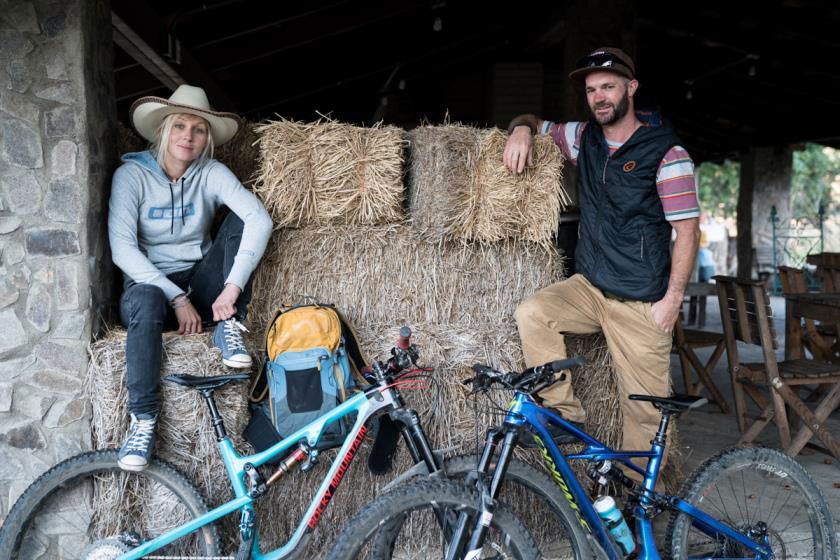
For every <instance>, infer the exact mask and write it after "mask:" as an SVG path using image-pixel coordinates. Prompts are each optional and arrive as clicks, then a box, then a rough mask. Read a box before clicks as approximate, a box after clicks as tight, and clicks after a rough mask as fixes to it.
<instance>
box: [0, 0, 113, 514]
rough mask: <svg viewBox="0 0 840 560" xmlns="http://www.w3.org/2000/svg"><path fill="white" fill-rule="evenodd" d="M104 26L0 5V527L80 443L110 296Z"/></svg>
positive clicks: (77, 11)
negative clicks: (87, 387)
mask: <svg viewBox="0 0 840 560" xmlns="http://www.w3.org/2000/svg"><path fill="white" fill-rule="evenodd" d="M110 29H111V25H110V6H109V4H108V2H107V1H106V0H87V1H85V0H67V1H65V2H53V1H49V0H36V1H31V2H27V1H18V0H0V325H2V336H0V457H2V458H3V460H2V461H0V519H2V518H3V517H5V515H6V513H7V512H8V508H9V506H10V503H12V502H13V501H14V500H16V499H17V497H18V495H19V494H20V493H21V492H22V490H23V489H24V488H25V487H26V485H28V484H29V483H30V482H31V481H32V480H33V479H34V478H36V477H37V476H38V475H40V474H41V473H42V472H44V471H45V470H46V469H47V468H48V467H50V466H52V465H54V464H56V463H57V462H59V461H61V460H63V459H65V458H67V457H69V456H71V455H73V454H75V453H78V452H80V451H82V450H84V449H87V448H88V447H89V445H90V429H89V423H88V416H89V408H90V407H89V405H88V403H87V402H86V401H85V400H84V398H83V390H82V385H83V382H84V376H85V373H86V370H87V353H86V348H87V344H88V342H89V340H90V335H91V330H92V328H93V327H94V325H93V323H94V321H93V317H94V316H97V317H98V316H99V315H100V313H99V312H98V311H99V309H98V307H99V306H101V305H102V303H101V302H103V301H106V300H107V298H108V297H109V295H110V294H108V293H107V290H106V291H104V293H103V290H100V289H98V288H97V290H92V289H91V286H92V285H102V286H105V287H107V286H109V285H110V283H108V282H105V281H104V279H105V278H107V277H108V275H109V271H108V268H107V265H106V264H105V263H107V262H109V261H110V258H107V255H106V247H107V238H106V237H103V231H104V215H105V209H106V207H107V199H108V193H109V175H110V172H111V169H110V166H111V165H112V162H113V157H112V152H113V146H114V141H113V138H114V133H113V125H114V121H115V105H114V95H113V72H112V69H111V64H112V60H113V52H112V46H111V32H110ZM92 292H96V296H95V297H92ZM94 312H96V313H94Z"/></svg>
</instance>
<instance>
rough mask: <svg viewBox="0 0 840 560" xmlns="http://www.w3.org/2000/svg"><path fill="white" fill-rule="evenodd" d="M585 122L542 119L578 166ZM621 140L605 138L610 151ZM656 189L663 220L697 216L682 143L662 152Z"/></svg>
mask: <svg viewBox="0 0 840 560" xmlns="http://www.w3.org/2000/svg"><path fill="white" fill-rule="evenodd" d="M587 124H588V123H587V122H568V123H554V122H551V121H543V127H542V130H541V131H540V132H541V133H542V134H549V135H550V136H551V138H552V139H553V140H554V143H555V144H557V146H558V147H559V148H560V150H562V152H563V156H564V157H565V158H566V159H568V160H569V161H571V162H572V163H573V164H575V165H577V157H578V153H580V138H581V135H582V134H583V131H584V129H585V128H586V125H587ZM621 145H622V143H620V142H611V141H609V140H607V146H608V147H609V149H610V154H612V153H614V152H615V151H616V150H618V149H619V148H620V147H621ZM656 190H657V192H658V193H659V200H661V201H662V209H663V210H664V211H665V219H666V220H668V221H669V222H673V221H677V220H685V219H688V218H696V217H698V216H700V204H699V202H698V201H697V185H696V183H695V180H694V162H693V161H692V160H691V157H689V155H688V152H687V151H686V150H685V148H683V147H682V146H674V147H673V148H671V149H670V150H668V152H667V153H666V154H665V157H663V158H662V161H661V162H660V163H659V168H658V169H657V171H656Z"/></svg>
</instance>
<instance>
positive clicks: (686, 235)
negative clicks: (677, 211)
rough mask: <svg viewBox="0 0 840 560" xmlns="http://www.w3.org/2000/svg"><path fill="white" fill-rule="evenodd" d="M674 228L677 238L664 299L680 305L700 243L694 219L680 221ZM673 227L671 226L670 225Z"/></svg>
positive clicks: (697, 224)
mask: <svg viewBox="0 0 840 560" xmlns="http://www.w3.org/2000/svg"><path fill="white" fill-rule="evenodd" d="M682 222H686V223H680V225H679V226H678V227H677V226H675V227H674V229H675V230H676V231H677V238H676V240H675V241H674V250H673V253H672V254H671V275H670V276H669V278H668V291H667V292H666V294H665V298H664V299H669V300H671V301H678V302H680V303H682V300H683V296H684V295H685V287H686V286H687V285H688V279H689V278H690V277H691V271H692V270H694V260H695V259H696V258H697V247H698V246H699V244H700V243H699V241H700V228H699V220H697V219H696V218H694V219H689V220H682ZM672 225H673V224H672Z"/></svg>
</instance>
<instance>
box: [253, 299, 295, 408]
mask: <svg viewBox="0 0 840 560" xmlns="http://www.w3.org/2000/svg"><path fill="white" fill-rule="evenodd" d="M295 307H296V306H291V307H287V306H284V307H280V308H279V309H277V311H276V312H275V313H274V317H273V318H272V319H271V321H269V323H268V328H267V329H265V336H264V337H263V367H262V369H261V370H260V373H259V375H257V376H256V377H255V378H254V381H252V382H251V388H250V390H249V392H248V400H249V401H251V402H252V403H258V402H261V401H262V400H263V399H264V398H265V397H266V395H268V378H267V375H268V372H267V371H266V370H267V368H268V362H269V360H268V352H267V351H266V349H267V348H268V333H270V332H271V327H273V326H274V323H276V322H277V318H278V317H280V315H282V314H283V313H285V312H286V311H289V310H290V309H294V308H295Z"/></svg>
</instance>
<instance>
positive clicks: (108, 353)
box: [85, 329, 249, 542]
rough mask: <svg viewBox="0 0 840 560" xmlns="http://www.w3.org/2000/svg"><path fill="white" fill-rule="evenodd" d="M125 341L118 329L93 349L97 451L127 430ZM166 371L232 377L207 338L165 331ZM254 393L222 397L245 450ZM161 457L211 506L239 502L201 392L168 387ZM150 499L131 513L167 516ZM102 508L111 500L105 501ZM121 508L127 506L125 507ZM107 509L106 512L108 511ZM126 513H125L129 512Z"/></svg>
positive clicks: (230, 389)
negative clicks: (231, 485) (244, 434)
mask: <svg viewBox="0 0 840 560" xmlns="http://www.w3.org/2000/svg"><path fill="white" fill-rule="evenodd" d="M125 342H126V331H124V330H122V329H115V330H111V331H109V332H108V333H106V335H105V336H103V337H102V338H100V339H98V340H96V341H94V342H93V343H91V345H90V347H89V354H90V365H89V367H88V374H87V378H86V381H85V390H86V393H87V396H88V398H89V399H90V402H91V409H92V414H91V432H92V440H93V446H94V448H96V449H103V448H111V447H119V446H120V445H122V442H123V440H124V438H125V435H126V433H127V432H128V425H129V417H128V390H127V388H126V381H125V367H126V359H125ZM161 369H162V371H161V377H163V376H165V375H169V374H172V373H189V374H192V375H200V376H204V375H222V374H225V373H230V370H229V369H228V368H226V367H225V366H224V365H222V360H221V353H220V351H219V350H218V349H216V348H214V347H213V345H212V341H211V340H210V334H208V333H204V334H198V335H192V336H180V335H177V334H174V333H165V334H164V335H163V361H162V368H161ZM247 389H248V387H247V384H246V383H234V384H229V385H227V386H225V387H224V388H222V389H220V390H217V391H216V394H215V398H216V403H217V405H218V408H219V411H220V412H221V414H222V418H223V419H224V421H225V427H226V428H227V431H228V434H229V435H230V436H231V438H232V440H233V442H234V445H235V446H236V447H237V449H239V450H240V451H243V450H245V449H246V448H245V447H244V445H245V444H244V441H243V439H242V437H241V434H242V431H243V430H244V429H245V425H246V424H247V422H248V417H249V416H248V395H247ZM155 454H156V455H157V456H158V457H160V458H162V459H163V460H165V461H169V462H170V463H172V464H174V465H175V466H176V467H178V469H179V470H180V471H181V472H183V473H186V474H187V475H188V477H189V478H190V479H191V480H192V481H193V482H194V483H195V484H196V485H197V486H198V488H199V489H201V491H202V494H203V495H204V497H205V498H206V499H207V501H208V503H209V504H210V505H211V506H217V505H219V504H222V503H224V502H226V501H228V500H230V499H231V498H232V497H233V493H232V491H231V489H230V485H229V483H228V481H227V477H226V476H224V474H223V473H224V472H225V467H224V463H223V462H222V459H221V456H220V455H219V452H218V448H217V444H216V435H215V432H214V431H213V425H212V422H211V419H210V414H209V411H208V409H207V405H206V404H205V401H204V399H203V398H202V397H201V395H200V394H199V393H198V392H196V391H191V390H186V389H184V388H182V387H180V386H177V385H174V384H172V383H168V382H161V411H160V414H159V416H158V426H157V442H156V445H155ZM103 494H105V495H107V494H108V493H107V492H104V493H103ZM141 495H142V493H141ZM145 498H146V500H147V501H145V502H143V501H141V500H139V499H138V501H137V502H136V503H134V504H132V505H131V506H130V507H129V509H133V510H134V512H135V513H136V514H137V515H141V514H142V513H143V512H146V511H150V512H154V511H160V510H159V509H158V510H155V509H154V508H151V507H150V506H149V504H150V503H154V502H155V500H157V499H158V498H159V497H157V496H155V495H150V496H145ZM103 503H104V504H108V503H111V502H109V501H108V500H107V499H106V498H103ZM116 505H117V506H120V507H121V508H122V506H121V505H120V504H119V502H118V501H117V502H116ZM102 507H103V510H105V507H106V506H104V505H103V506H102ZM122 512H123V513H125V508H123V509H122ZM150 523H152V521H150ZM235 526H236V521H235V520H233V519H231V520H227V521H224V522H223V525H222V527H224V528H226V529H228V530H233V529H235ZM228 532H229V531H228ZM231 534H232V533H231ZM228 542H232V541H228Z"/></svg>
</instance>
